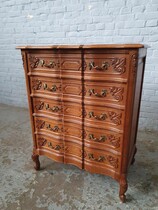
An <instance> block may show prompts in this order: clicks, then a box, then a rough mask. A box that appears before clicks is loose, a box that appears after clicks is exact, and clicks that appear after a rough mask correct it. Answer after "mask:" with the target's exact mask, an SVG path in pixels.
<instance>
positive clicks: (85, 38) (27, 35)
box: [0, 0, 158, 130]
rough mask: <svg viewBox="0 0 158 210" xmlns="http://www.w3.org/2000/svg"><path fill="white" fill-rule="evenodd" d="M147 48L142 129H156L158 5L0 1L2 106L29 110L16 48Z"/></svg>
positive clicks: (108, 0)
mask: <svg viewBox="0 0 158 210" xmlns="http://www.w3.org/2000/svg"><path fill="white" fill-rule="evenodd" d="M55 43H57V44H70V43H72V44H85V43H87V44H88V43H144V44H148V45H149V46H150V48H149V49H148V55H147V61H146V68H145V79H144V86H143V97H142V106H141V114H140V123H139V125H140V129H144V128H147V129H154V130H158V0H89V1H88V0H52V1H51V0H1V3H0V90H1V91H0V101H1V102H2V103H6V104H12V105H16V106H22V107H23V106H24V107H27V97H26V88H25V80H24V73H23V69H22V62H21V55H20V51H18V50H15V47H16V46H17V45H31V44H42V45H47V44H55Z"/></svg>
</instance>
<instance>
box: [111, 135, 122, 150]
mask: <svg viewBox="0 0 158 210" xmlns="http://www.w3.org/2000/svg"><path fill="white" fill-rule="evenodd" d="M108 139H109V142H110V143H111V144H112V145H113V146H114V147H115V148H119V147H120V141H121V139H120V137H115V136H114V135H108Z"/></svg>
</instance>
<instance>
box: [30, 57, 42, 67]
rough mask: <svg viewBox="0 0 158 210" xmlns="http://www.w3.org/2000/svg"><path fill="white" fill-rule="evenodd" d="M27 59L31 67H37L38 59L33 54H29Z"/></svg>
mask: <svg viewBox="0 0 158 210" xmlns="http://www.w3.org/2000/svg"><path fill="white" fill-rule="evenodd" d="M29 61H30V67H31V69H34V68H37V66H38V64H39V61H40V59H39V58H37V57H35V56H32V55H29Z"/></svg>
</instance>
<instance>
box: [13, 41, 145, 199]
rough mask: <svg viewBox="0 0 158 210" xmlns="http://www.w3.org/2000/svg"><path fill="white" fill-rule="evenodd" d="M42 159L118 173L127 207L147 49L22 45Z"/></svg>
mask: <svg viewBox="0 0 158 210" xmlns="http://www.w3.org/2000/svg"><path fill="white" fill-rule="evenodd" d="M17 48H18V49H21V53H22V60H23V66H24V70H25V77H26V85H27V93H28V101H29V111H30V119H31V125H32V135H33V155H32V159H33V161H34V162H35V169H36V170H39V169H40V162H39V155H45V156H47V157H49V158H51V159H53V160H54V161H58V162H62V163H69V164H73V165H76V166H77V167H79V168H80V169H85V170H87V171H89V172H92V173H99V174H104V175H108V176H111V177H112V178H113V179H115V180H117V181H118V182H119V184H120V191H119V197H120V199H121V201H122V202H125V200H126V196H125V192H126V191H127V186H128V185H127V172H128V168H129V166H130V165H131V164H133V163H134V160H135V159H134V156H135V153H136V135H137V127H138V117H139V108H140V100H141V92H142V83H143V74H144V66H145V58H146V49H145V48H144V46H143V45H140V44H127V45H125V44H124V45H114V44H113V45H54V46H41V47H40V46H21V47H17Z"/></svg>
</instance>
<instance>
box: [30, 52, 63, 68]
mask: <svg viewBox="0 0 158 210" xmlns="http://www.w3.org/2000/svg"><path fill="white" fill-rule="evenodd" d="M29 61H30V67H31V69H34V68H37V67H45V68H54V67H55V66H58V67H59V66H60V63H59V61H58V62H57V63H56V62H54V61H53V58H52V59H51V60H50V61H49V62H48V61H46V60H44V59H40V58H38V57H36V56H33V55H29Z"/></svg>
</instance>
